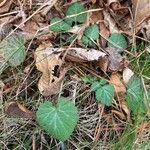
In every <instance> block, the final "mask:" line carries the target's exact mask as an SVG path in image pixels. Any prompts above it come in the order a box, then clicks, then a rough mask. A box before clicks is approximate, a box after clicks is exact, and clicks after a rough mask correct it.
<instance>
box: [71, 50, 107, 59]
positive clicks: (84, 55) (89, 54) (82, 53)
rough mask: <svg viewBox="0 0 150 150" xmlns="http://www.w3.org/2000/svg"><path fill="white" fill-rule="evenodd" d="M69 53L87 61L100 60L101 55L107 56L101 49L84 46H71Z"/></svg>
mask: <svg viewBox="0 0 150 150" xmlns="http://www.w3.org/2000/svg"><path fill="white" fill-rule="evenodd" d="M68 54H69V55H72V56H75V57H78V58H79V59H82V60H85V61H94V60H99V59H100V58H101V57H104V56H106V54H105V53H104V52H101V51H99V50H95V49H83V48H70V49H69V51H68Z"/></svg>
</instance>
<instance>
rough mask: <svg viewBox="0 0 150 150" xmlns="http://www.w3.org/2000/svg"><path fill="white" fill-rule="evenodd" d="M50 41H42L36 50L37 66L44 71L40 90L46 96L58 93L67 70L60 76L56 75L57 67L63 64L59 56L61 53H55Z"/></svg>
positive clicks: (39, 86)
mask: <svg viewBox="0 0 150 150" xmlns="http://www.w3.org/2000/svg"><path fill="white" fill-rule="evenodd" d="M50 45H51V44H50V43H42V44H41V45H40V46H39V47H38V48H37V49H36V52H35V59H36V67H37V69H38V70H39V71H41V72H42V76H41V78H40V80H39V83H38V88H39V91H40V93H41V94H42V95H44V96H50V95H53V94H56V93H57V92H58V90H59V88H60V84H61V81H62V79H63V77H64V75H65V73H66V71H62V72H60V77H57V76H56V75H55V71H56V69H57V68H58V67H59V66H60V65H61V64H62V60H61V59H60V58H59V56H60V54H61V53H56V54H55V53H54V50H55V49H53V48H49V47H50Z"/></svg>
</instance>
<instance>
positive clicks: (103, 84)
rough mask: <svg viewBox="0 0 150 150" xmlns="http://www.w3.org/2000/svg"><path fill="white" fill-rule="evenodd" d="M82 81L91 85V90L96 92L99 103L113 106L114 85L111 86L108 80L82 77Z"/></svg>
mask: <svg viewBox="0 0 150 150" xmlns="http://www.w3.org/2000/svg"><path fill="white" fill-rule="evenodd" d="M89 78H91V79H89ZM82 80H84V81H86V82H87V83H90V84H91V87H90V89H91V91H93V92H95V96H96V100H97V102H101V103H102V104H104V105H106V106H111V105H112V100H113V97H114V93H115V90H114V86H113V85H111V84H109V83H108V82H107V81H106V80H98V79H95V78H93V77H85V78H84V77H82Z"/></svg>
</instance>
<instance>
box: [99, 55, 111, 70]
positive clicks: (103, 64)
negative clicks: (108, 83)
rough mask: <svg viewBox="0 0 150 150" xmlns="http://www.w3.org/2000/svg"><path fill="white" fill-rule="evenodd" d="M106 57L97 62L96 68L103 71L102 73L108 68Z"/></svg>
mask: <svg viewBox="0 0 150 150" xmlns="http://www.w3.org/2000/svg"><path fill="white" fill-rule="evenodd" d="M108 63H109V61H108V57H107V56H106V57H102V58H101V59H100V60H99V61H98V66H99V67H100V69H101V70H102V71H103V72H105V73H106V72H107V68H108Z"/></svg>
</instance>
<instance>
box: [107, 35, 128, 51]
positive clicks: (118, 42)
mask: <svg viewBox="0 0 150 150" xmlns="http://www.w3.org/2000/svg"><path fill="white" fill-rule="evenodd" d="M108 46H109V47H115V48H120V49H126V48H127V40H126V38H125V36H124V35H123V34H121V33H112V34H111V36H110V37H109V38H108Z"/></svg>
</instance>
